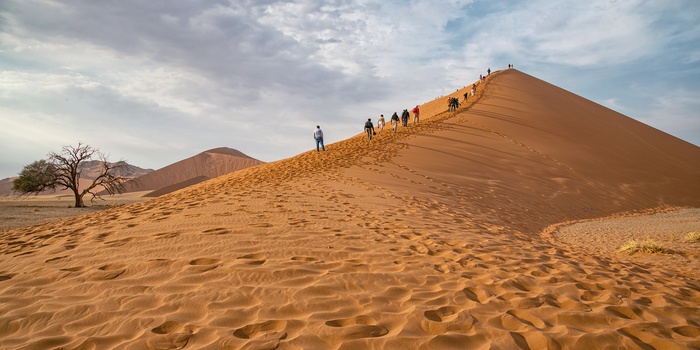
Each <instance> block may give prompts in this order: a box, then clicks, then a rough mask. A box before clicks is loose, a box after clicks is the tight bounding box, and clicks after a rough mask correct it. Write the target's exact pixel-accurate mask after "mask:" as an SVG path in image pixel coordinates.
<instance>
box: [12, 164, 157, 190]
mask: <svg viewBox="0 0 700 350" xmlns="http://www.w3.org/2000/svg"><path fill="white" fill-rule="evenodd" d="M100 164H101V161H99V160H88V161H84V162H82V163H80V170H81V176H80V180H81V181H80V183H81V184H87V183H89V182H91V181H92V180H94V179H95V178H96V177H97V176H98V175H99V173H100ZM116 164H120V165H122V166H121V167H120V168H118V169H115V173H116V174H117V175H119V176H124V177H127V178H137V177H139V176H142V175H145V174H148V173H151V172H153V171H154V170H153V169H143V168H140V167H137V166H135V165H131V164H129V163H127V162H125V161H118V162H116ZM16 178H17V177H16V176H15V177H9V178H6V179H2V180H0V197H5V196H17V195H19V194H18V193H17V192H14V191H13V190H12V181H14V179H16ZM69 191H70V190H61V191H55V192H53V191H46V192H43V193H40V195H52V194H55V195H61V194H68V193H70V192H69Z"/></svg>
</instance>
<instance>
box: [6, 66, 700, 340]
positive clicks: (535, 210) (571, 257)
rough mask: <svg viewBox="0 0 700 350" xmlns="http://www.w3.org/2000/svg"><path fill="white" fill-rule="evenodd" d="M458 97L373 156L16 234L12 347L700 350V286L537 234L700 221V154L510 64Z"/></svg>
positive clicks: (357, 148)
mask: <svg viewBox="0 0 700 350" xmlns="http://www.w3.org/2000/svg"><path fill="white" fill-rule="evenodd" d="M463 93H464V91H457V92H455V95H456V94H463ZM460 96H461V95H460ZM443 102H444V101H443V100H442V99H440V100H439V101H433V102H430V103H428V104H425V105H422V106H421V107H422V110H423V111H424V113H425V114H423V116H422V119H421V122H420V123H419V124H418V125H411V124H409V127H408V128H400V129H399V132H398V133H392V132H391V131H390V130H389V131H387V130H386V129H385V131H384V132H382V133H381V134H378V135H377V137H376V138H375V139H374V140H373V141H372V142H367V141H366V139H365V138H364V137H363V135H357V136H355V137H352V138H350V139H348V140H345V141H341V142H338V143H334V144H331V145H326V149H327V152H321V153H318V152H316V151H315V150H312V151H309V152H305V153H303V154H300V155H298V156H296V157H292V158H290V159H285V160H281V161H278V162H272V163H266V164H260V165H257V166H254V167H249V168H246V169H243V170H240V171H237V172H235V173H232V174H229V175H225V176H221V177H219V178H216V179H213V180H209V181H206V182H204V183H201V184H198V185H195V186H192V187H188V188H185V189H183V190H180V191H177V192H173V193H170V194H166V195H163V196H161V197H158V198H154V199H152V200H149V201H144V202H140V203H135V204H132V205H128V206H123V207H118V208H112V209H108V210H105V211H102V212H99V213H93V214H88V215H84V216H80V217H76V218H70V219H66V220H62V221H57V222H52V223H47V224H43V225H38V226H33V227H26V228H20V229H15V230H11V231H7V232H4V234H3V237H2V240H0V251H2V254H3V255H2V259H1V260H0V298H2V300H3V303H4V306H3V311H2V313H0V347H2V348H6V349H23V348H64V349H112V348H114V349H133V348H139V349H276V348H279V349H397V348H403V349H421V348H422V349H435V348H439V349H465V348H474V349H482V348H484V349H487V348H497V349H543V348H549V349H591V348H629V349H638V348H664V349H691V348H697V347H700V341H699V340H698V339H699V337H700V316H699V315H700V307H699V305H700V284H698V278H697V277H698V275H697V271H694V272H693V271H687V270H683V269H677V268H675V267H674V266H665V265H663V264H661V263H653V262H646V261H645V262H638V261H630V260H625V259H618V258H616V256H615V255H611V254H592V253H590V252H582V251H581V250H579V249H577V248H570V247H567V246H566V245H564V244H561V242H556V241H551V240H550V239H543V238H542V237H541V235H540V232H541V231H542V230H544V229H545V228H546V227H548V226H550V225H555V224H557V223H559V222H564V221H567V220H580V219H586V218H593V217H601V216H607V215H610V214H614V213H618V212H625V211H634V210H641V209H649V208H657V207H660V206H670V205H674V206H695V207H698V206H700V205H699V204H700V203H698V200H699V199H700V196H698V190H697V184H696V183H695V182H688V179H697V176H698V174H699V173H700V172H699V170H698V168H697V167H698V166H700V165H699V164H698V163H700V162H696V160H698V158H697V157H698V155H700V153H699V151H698V148H697V147H695V146H692V145H689V144H684V143H683V142H682V141H680V140H677V139H675V138H672V137H671V136H668V135H665V134H662V133H661V134H659V133H660V132H658V131H654V130H653V129H650V128H648V127H646V126H640V125H639V124H637V123H633V122H630V121H629V120H627V119H625V118H626V117H624V116H621V115H618V114H616V113H614V112H612V111H610V110H607V109H604V108H603V107H601V106H598V105H595V104H592V103H591V102H590V101H587V100H585V99H582V98H580V97H577V96H575V95H573V94H570V93H568V92H565V91H564V90H561V89H558V88H556V87H553V86H551V85H549V84H547V83H544V82H541V81H539V80H537V79H535V78H533V77H530V76H528V75H526V74H524V73H522V72H518V71H515V70H508V71H502V72H497V73H494V74H491V76H489V77H488V78H487V82H486V83H485V84H480V85H479V88H478V90H477V96H474V97H473V98H472V99H471V100H469V101H467V104H466V105H463V107H462V109H460V110H458V111H457V112H456V113H439V111H441V109H440V108H443V107H446V106H444V104H443ZM439 104H443V107H439ZM431 108H432V110H433V112H429V111H430V110H431ZM564 113H570V115H568V117H564V116H563V114H564ZM599 125H600V126H599ZM601 129H607V130H608V131H599V130H601ZM601 133H602V134H601ZM688 145H689V146H688ZM669 152H671V153H673V156H672V157H669ZM656 162H661V163H656ZM658 164H662V165H663V166H664V167H665V168H664V169H658V168H657V167H655V166H656V165H658Z"/></svg>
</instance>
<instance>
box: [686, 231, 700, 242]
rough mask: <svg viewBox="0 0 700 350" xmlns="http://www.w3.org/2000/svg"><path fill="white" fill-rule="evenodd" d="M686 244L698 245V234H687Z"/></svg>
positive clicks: (699, 234) (699, 239) (699, 235)
mask: <svg viewBox="0 0 700 350" xmlns="http://www.w3.org/2000/svg"><path fill="white" fill-rule="evenodd" d="M685 242H686V243H700V232H688V235H687V236H685Z"/></svg>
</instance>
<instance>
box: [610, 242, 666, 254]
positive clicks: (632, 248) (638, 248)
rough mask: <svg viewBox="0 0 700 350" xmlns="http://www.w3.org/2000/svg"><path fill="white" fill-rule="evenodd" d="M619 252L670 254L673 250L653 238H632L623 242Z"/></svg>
mask: <svg viewBox="0 0 700 350" xmlns="http://www.w3.org/2000/svg"><path fill="white" fill-rule="evenodd" d="M617 252H618V253H625V254H629V255H632V254H636V253H644V254H670V253H672V251H671V250H669V249H666V248H664V246H663V245H662V244H661V243H659V242H657V241H654V240H652V239H651V238H645V239H643V240H636V239H632V240H629V241H627V243H625V244H623V245H622V247H620V249H618V250H617Z"/></svg>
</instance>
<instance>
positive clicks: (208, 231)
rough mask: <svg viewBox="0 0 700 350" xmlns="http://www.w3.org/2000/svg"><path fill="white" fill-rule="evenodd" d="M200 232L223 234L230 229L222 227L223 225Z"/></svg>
mask: <svg viewBox="0 0 700 350" xmlns="http://www.w3.org/2000/svg"><path fill="white" fill-rule="evenodd" d="M202 233H206V234H210V235H225V234H228V233H231V231H230V230H228V229H226V228H223V227H217V228H210V229H208V230H204V231H202Z"/></svg>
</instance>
